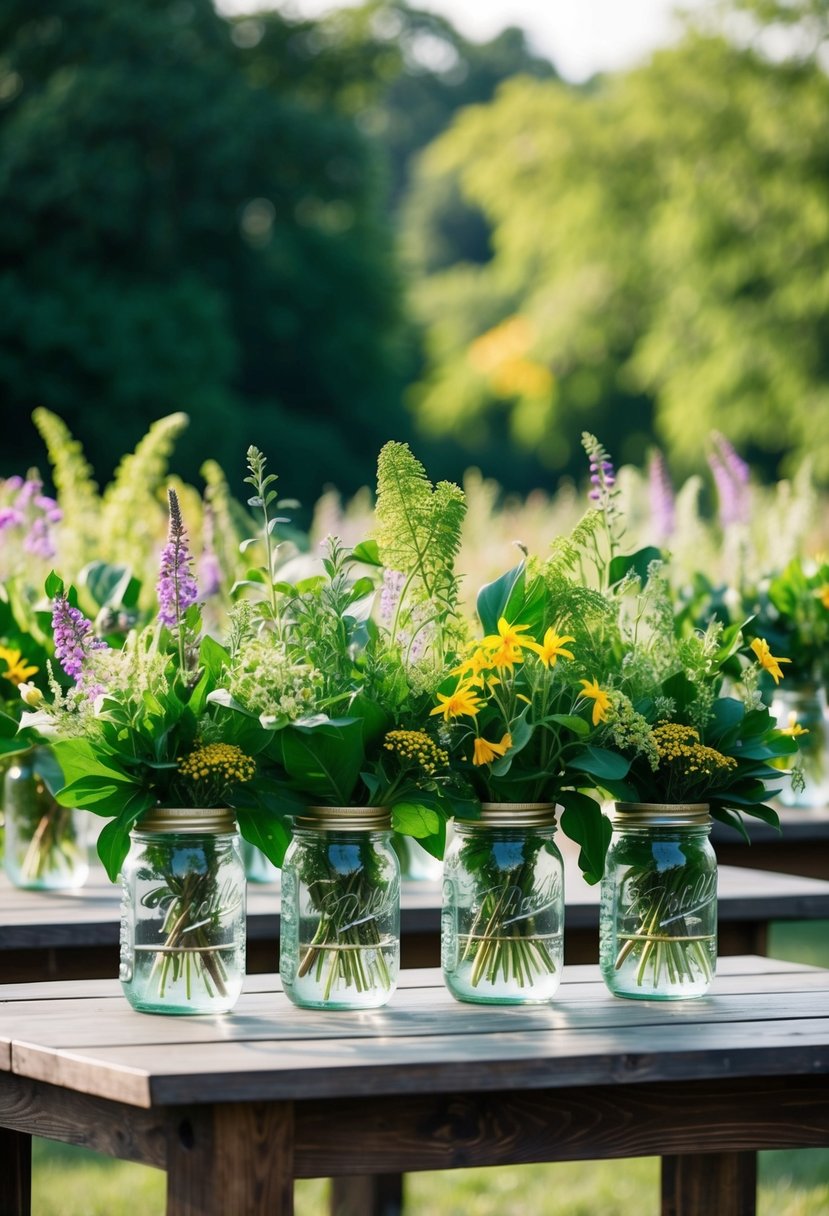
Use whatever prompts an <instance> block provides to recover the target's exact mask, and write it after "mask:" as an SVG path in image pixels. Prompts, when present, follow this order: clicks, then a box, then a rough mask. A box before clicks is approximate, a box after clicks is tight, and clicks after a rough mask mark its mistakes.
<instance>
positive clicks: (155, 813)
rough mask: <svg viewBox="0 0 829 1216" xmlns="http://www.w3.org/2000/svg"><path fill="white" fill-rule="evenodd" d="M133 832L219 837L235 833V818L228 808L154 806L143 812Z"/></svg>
mask: <svg viewBox="0 0 829 1216" xmlns="http://www.w3.org/2000/svg"><path fill="white" fill-rule="evenodd" d="M133 831H134V832H152V833H158V832H161V833H165V832H184V833H191V834H195V833H198V832H209V833H211V834H214V835H219V834H221V833H232V832H235V831H236V817H235V815H234V813H233V811H232V810H230V808H229V807H186V806H185V807H182V806H175V807H171V806H156V807H151V808H150V810H148V811H145V812H144V814H143V815H142V816H141V818H140V819H139V820H138V821H137V822H136V824H135V826H134V828H133Z"/></svg>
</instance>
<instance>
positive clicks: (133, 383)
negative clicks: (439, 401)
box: [0, 0, 404, 494]
mask: <svg viewBox="0 0 829 1216" xmlns="http://www.w3.org/2000/svg"><path fill="white" fill-rule="evenodd" d="M232 32H233V30H232V27H231V25H230V24H229V23H228V22H226V21H224V20H222V19H221V18H219V17H218V16H217V14H216V13H215V11H214V8H213V6H212V4H211V3H210V0H195V2H194V3H192V4H187V5H178V6H176V5H170V4H162V3H159V2H157V0H138V2H136V3H133V4H129V5H112V4H109V3H108V2H107V0H66V3H64V4H62V5H61V7H60V12H59V13H56V12H55V10H54V5H53V4H51V3H48V0H25V2H24V0H11V2H10V3H7V4H5V5H4V6H3V13H2V16H0V33H2V45H3V78H4V80H6V81H7V82H8V85H9V87H8V89H7V90H6V92H5V93H4V96H3V99H2V103H1V104H0V205H1V206H2V209H3V213H4V217H5V220H4V225H3V232H2V234H0V262H2V266H3V273H2V274H1V275H0V387H2V392H3V396H4V400H5V402H6V409H7V411H8V414H9V416H10V417H12V418H14V419H15V421H16V423H17V425H16V426H15V427H14V428H10V434H9V436H8V438H9V439H10V442H9V443H7V444H6V446H5V448H4V460H5V461H7V462H10V463H11V462H14V464H20V463H23V462H25V463H34V460H35V458H36V456H37V452H36V450H35V447H34V445H33V443H32V439H31V437H30V435H29V433H28V432H27V430H26V426H25V425H24V423H25V419H26V418H27V416H28V414H29V413H30V412H31V410H32V408H33V407H34V406H37V405H40V406H43V407H45V408H46V409H48V410H49V411H51V412H53V413H57V414H58V415H60V417H62V418H64V419H65V420H66V422H67V423H68V425H69V427H70V428H71V429H72V431H74V432H75V433H77V434H80V435H82V436H83V438H84V442H85V445H86V448H87V451H88V453H89V457H90V461H91V463H92V464H93V465H94V466H95V468H96V469H97V470H98V471H99V474H100V475H101V476H103V477H107V476H108V475H109V472H110V470H111V469H112V467H113V466H114V464H115V460H116V458H117V456H118V455H119V454H120V452H121V451H123V449H124V446H125V439H126V440H127V441H128V442H129V441H130V440H134V439H137V438H138V436H139V435H140V434H142V433H143V432H144V431H146V429H147V427H148V425H149V423H150V422H151V421H153V420H154V419H155V418H157V417H158V416H159V415H160V414H162V413H169V411H170V410H171V408H185V409H187V410H188V412H189V413H190V414H191V417H192V427H191V441H190V444H189V445H188V450H187V452H186V453H182V455H181V457H180V467H181V469H182V472H183V473H184V474H185V475H187V476H188V477H192V476H193V475H194V474H195V472H196V470H197V469H198V467H199V465H200V464H201V462H202V460H203V458H204V457H205V456H206V455H207V453H208V451H210V450H212V451H219V450H223V451H227V450H228V449H230V450H231V451H232V450H234V449H236V450H238V451H240V452H241V451H244V448H245V447H246V445H247V442H249V438H248V436H249V434H250V432H251V430H252V429H253V426H254V423H255V426H256V431H257V433H258V434H260V435H261V436H262V439H261V442H263V443H271V444H273V445H276V443H277V442H281V441H282V439H283V436H284V435H285V434H286V433H287V432H289V431H290V433H291V436H292V451H293V454H294V459H293V460H292V462H291V470H290V471H289V473H288V477H289V479H293V485H292V488H293V489H294V490H295V491H296V490H298V489H300V488H302V490H303V493H305V494H307V493H308V490H309V488H312V487H314V486H320V485H321V484H322V483H323V482H324V481H326V480H328V481H334V480H336V481H338V482H339V483H340V484H343V485H346V486H349V487H356V485H358V484H360V483H361V482H362V481H364V480H365V479H366V478H367V477H368V476H369V475H370V468H371V456H370V454H369V453H371V443H370V439H371V437H372V436H374V437H375V439H376V441H377V444H378V446H379V440H380V437H381V435H382V436H383V437H385V435H384V434H383V432H384V431H385V428H386V426H387V420H388V417H389V412H390V410H391V411H392V412H393V411H394V410H395V406H396V403H397V402H399V387H400V367H401V364H400V359H401V353H402V352H401V347H400V344H399V332H400V320H399V316H400V313H399V307H398V295H399V291H398V283H397V280H396V277H395V271H394V266H393V259H392V257H391V244H390V237H389V233H388V229H387V226H386V223H385V220H384V219H383V218H382V215H381V189H382V186H381V179H380V176H379V172H378V169H377V164H376V158H375V155H374V153H373V151H372V149H371V147H370V145H369V143H368V141H367V140H366V138H365V137H364V136H362V135H361V134H360V133H359V132H358V130H357V127H356V125H355V124H354V122H353V121H352V120H351V119H350V118H346V117H343V116H342V115H339V114H337V113H334V112H332V111H331V110H325V109H321V108H319V106H318V105H317V104H312V102H311V100H310V98H306V97H303V91H302V89H301V88H299V87H298V86H297V87H296V88H294V85H293V84H292V82H291V80H290V79H289V78H286V77H283V76H281V75H278V74H276V73H272V74H271V75H270V76H269V77H268V78H267V79H262V80H258V81H257V80H255V79H253V76H252V74H249V72H248V71H247V69H246V67H245V65H243V63H242V62H241V51H240V48H239V47H237V46H236V45H234V43H233V41H232V38H231V34H232ZM311 414H312V415H313V417H311ZM104 416H106V417H108V418H111V419H116V420H117V425H115V426H104V425H103V424H102V422H103V418H104ZM344 418H348V421H349V424H348V426H347V427H346V426H345V425H344V424H343V421H342V420H343V419H344ZM403 423H404V420H402V419H401V425H403ZM294 469H296V470H302V473H301V474H300V472H298V471H297V472H296V473H295V472H294ZM301 478H302V479H303V480H301ZM306 479H307V480H306Z"/></svg>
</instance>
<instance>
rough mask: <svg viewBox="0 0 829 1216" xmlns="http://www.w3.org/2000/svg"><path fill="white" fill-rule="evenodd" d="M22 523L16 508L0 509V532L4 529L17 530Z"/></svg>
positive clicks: (20, 514) (20, 513)
mask: <svg viewBox="0 0 829 1216" xmlns="http://www.w3.org/2000/svg"><path fill="white" fill-rule="evenodd" d="M22 523H23V515H22V512H20V511H18V510H17V508H16V507H2V508H0V532H2V531H4V530H5V529H6V528H18V527H19V526H20V524H22Z"/></svg>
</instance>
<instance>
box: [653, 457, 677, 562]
mask: <svg viewBox="0 0 829 1216" xmlns="http://www.w3.org/2000/svg"><path fill="white" fill-rule="evenodd" d="M648 480H649V483H650V505H651V525H652V527H653V530H654V539H655V540H656V543H657V544H658V545H661V544H663V543H664V542H665V541H666V540H667V539H668V537H669V536H671V535H672V534H673V531H674V527H675V525H676V506H675V503H674V488H673V486H672V485H671V478H670V474H669V473H668V466H667V464H666V463H665V457H664V456H663V455H662V453H661V452H660V450H659V448H654V449H653V450H652V452H651V455H650V459H649V460H648Z"/></svg>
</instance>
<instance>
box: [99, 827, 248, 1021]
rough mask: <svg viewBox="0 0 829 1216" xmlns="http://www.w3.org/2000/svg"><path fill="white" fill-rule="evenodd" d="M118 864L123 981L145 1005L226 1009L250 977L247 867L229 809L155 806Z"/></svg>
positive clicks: (181, 1010) (135, 1002)
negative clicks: (246, 917)
mask: <svg viewBox="0 0 829 1216" xmlns="http://www.w3.org/2000/svg"><path fill="white" fill-rule="evenodd" d="M131 842H132V843H131V847H130V851H129V853H128V855H127V857H126V859H125V861H124V864H123V866H122V868H121V972H120V977H121V984H122V986H123V989H124V995H125V996H126V998H127V1000H128V1001H129V1003H130V1004H131V1005H132V1007H133V1008H134V1009H139V1010H141V1011H142V1012H144V1013H176V1014H188V1013H224V1012H226V1011H227V1010H228V1009H232V1008H233V1006H234V1005H235V1004H236V1001H237V999H238V997H239V993H240V992H241V991H242V983H243V981H244V978H245V871H244V867H243V865H242V854H241V849H240V847H239V834H238V832H237V830H236V822H235V820H234V817H233V813H232V811H227V810H192V809H190V808H175V809H170V808H166V807H165V808H158V809H156V810H153V811H148V812H147V813H146V814H145V815H144V816H143V817H142V818H141V819H140V820H139V822H138V823H137V824H136V826H135V827H134V828H133V830H132V833H131Z"/></svg>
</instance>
